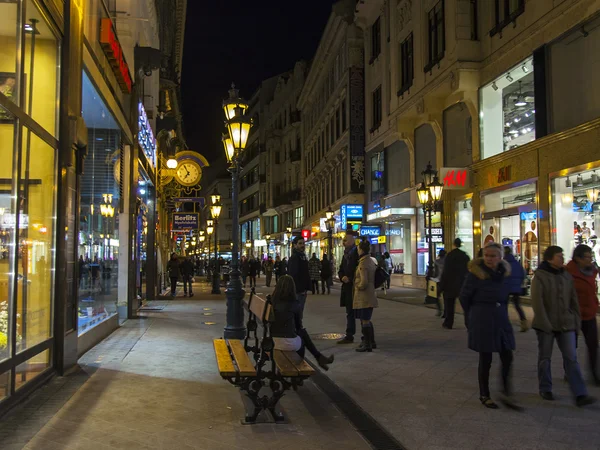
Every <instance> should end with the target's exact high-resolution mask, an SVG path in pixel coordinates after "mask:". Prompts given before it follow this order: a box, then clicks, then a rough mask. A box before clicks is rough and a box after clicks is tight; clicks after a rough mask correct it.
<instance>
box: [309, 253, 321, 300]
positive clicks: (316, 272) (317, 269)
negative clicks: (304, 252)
mask: <svg viewBox="0 0 600 450" xmlns="http://www.w3.org/2000/svg"><path fill="white" fill-rule="evenodd" d="M308 272H309V273H310V287H311V289H310V290H311V292H312V293H313V295H314V294H315V292H316V293H318V292H319V280H320V279H321V261H319V258H317V254H316V253H313V254H312V256H311V258H310V259H309V260H308Z"/></svg>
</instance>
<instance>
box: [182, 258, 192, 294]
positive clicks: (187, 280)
mask: <svg viewBox="0 0 600 450" xmlns="http://www.w3.org/2000/svg"><path fill="white" fill-rule="evenodd" d="M180 270H181V277H182V278H183V295H184V297H187V295H188V292H189V295H190V297H192V296H193V295H194V293H193V292H192V279H193V278H194V264H193V263H192V260H191V259H190V258H185V259H184V260H183V262H182V263H181V266H180ZM188 287H189V290H188Z"/></svg>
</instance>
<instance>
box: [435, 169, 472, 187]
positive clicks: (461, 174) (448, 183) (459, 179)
mask: <svg viewBox="0 0 600 450" xmlns="http://www.w3.org/2000/svg"><path fill="white" fill-rule="evenodd" d="M439 179H440V181H441V182H442V183H444V189H448V190H457V189H468V188H469V187H471V178H470V174H469V169H467V168H465V167H442V168H441V169H440V178H439Z"/></svg>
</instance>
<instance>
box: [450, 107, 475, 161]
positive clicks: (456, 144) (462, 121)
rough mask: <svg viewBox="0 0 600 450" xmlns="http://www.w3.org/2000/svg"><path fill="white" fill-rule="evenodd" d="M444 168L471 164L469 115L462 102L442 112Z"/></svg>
mask: <svg viewBox="0 0 600 450" xmlns="http://www.w3.org/2000/svg"><path fill="white" fill-rule="evenodd" d="M443 119H444V166H445V167H467V166H468V165H470V164H471V163H472V162H473V145H472V142H473V140H472V127H471V124H472V120H471V114H470V113H469V110H468V109H467V107H466V105H465V104H464V103H463V102H459V103H456V104H455V105H452V106H451V107H450V108H447V109H445V110H444V116H443Z"/></svg>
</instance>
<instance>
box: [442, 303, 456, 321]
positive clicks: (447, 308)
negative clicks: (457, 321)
mask: <svg viewBox="0 0 600 450" xmlns="http://www.w3.org/2000/svg"><path fill="white" fill-rule="evenodd" d="M455 305H456V298H454V297H452V298H448V297H446V296H445V295H444V314H445V316H446V318H445V319H444V325H445V326H447V327H448V328H452V327H453V326H454V307H455Z"/></svg>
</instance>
